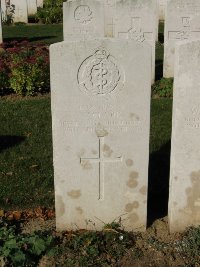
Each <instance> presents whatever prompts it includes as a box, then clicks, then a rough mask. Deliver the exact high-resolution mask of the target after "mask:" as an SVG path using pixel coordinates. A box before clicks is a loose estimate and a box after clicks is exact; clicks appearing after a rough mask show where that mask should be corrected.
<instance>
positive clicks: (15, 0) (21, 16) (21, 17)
mask: <svg viewBox="0 0 200 267" xmlns="http://www.w3.org/2000/svg"><path fill="white" fill-rule="evenodd" d="M10 8H11V9H12V10H13V9H14V14H13V21H14V22H25V23H27V22H28V11H27V2H26V0H20V1H19V0H10Z"/></svg>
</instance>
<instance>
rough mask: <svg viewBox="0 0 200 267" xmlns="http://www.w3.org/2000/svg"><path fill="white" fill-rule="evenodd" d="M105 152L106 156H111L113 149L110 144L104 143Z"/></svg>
mask: <svg viewBox="0 0 200 267" xmlns="http://www.w3.org/2000/svg"><path fill="white" fill-rule="evenodd" d="M103 153H104V156H105V157H111V155H112V153H113V151H112V149H111V148H110V147H109V146H108V145H106V144H104V145H103Z"/></svg>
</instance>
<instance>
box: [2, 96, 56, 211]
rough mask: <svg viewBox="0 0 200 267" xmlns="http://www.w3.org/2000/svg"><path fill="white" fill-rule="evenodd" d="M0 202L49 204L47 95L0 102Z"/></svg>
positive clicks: (50, 168)
mask: <svg viewBox="0 0 200 267" xmlns="http://www.w3.org/2000/svg"><path fill="white" fill-rule="evenodd" d="M0 122H1V127H0V189H1V190H0V206H1V207H7V208H16V207H19V208H28V207H33V206H38V205H44V206H51V205H53V199H54V189H53V164H52V137H51V112H50V99H49V98H47V99H34V98H33V99H29V100H25V99H23V100H17V101H2V100H1V103H0Z"/></svg>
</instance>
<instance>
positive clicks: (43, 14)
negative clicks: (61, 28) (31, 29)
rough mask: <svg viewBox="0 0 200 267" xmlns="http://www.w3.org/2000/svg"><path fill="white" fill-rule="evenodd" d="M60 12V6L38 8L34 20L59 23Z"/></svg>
mask: <svg viewBox="0 0 200 267" xmlns="http://www.w3.org/2000/svg"><path fill="white" fill-rule="evenodd" d="M62 13H63V11H62V7H60V6H53V7H45V8H38V11H37V14H36V16H35V18H36V21H39V22H40V23H44V24H52V23H61V22H62V18H63V15H62Z"/></svg>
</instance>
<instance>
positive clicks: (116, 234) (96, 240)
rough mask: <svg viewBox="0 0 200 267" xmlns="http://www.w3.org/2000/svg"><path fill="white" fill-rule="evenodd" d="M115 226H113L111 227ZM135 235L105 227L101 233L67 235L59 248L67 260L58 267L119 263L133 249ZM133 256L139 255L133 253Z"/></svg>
mask: <svg viewBox="0 0 200 267" xmlns="http://www.w3.org/2000/svg"><path fill="white" fill-rule="evenodd" d="M113 226H115V225H113ZM117 226H118V225H117ZM134 244H135V235H133V234H132V233H128V232H124V231H122V230H120V229H119V228H117V230H116V229H113V228H111V227H110V225H106V227H104V228H103V230H102V231H101V232H98V231H83V232H75V233H73V235H71V234H70V235H68V237H67V238H66V240H65V242H64V243H63V244H62V246H61V248H60V253H61V254H63V252H66V251H67V255H68V259H67V261H66V260H65V265H62V264H63V262H60V263H59V264H60V266H110V264H113V263H115V262H117V261H119V260H120V259H121V258H122V257H123V255H124V254H125V253H126V251H127V250H128V249H130V248H133V247H134ZM69 255H70V256H69ZM134 255H140V253H139V252H138V251H137V252H136V251H134Z"/></svg>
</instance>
